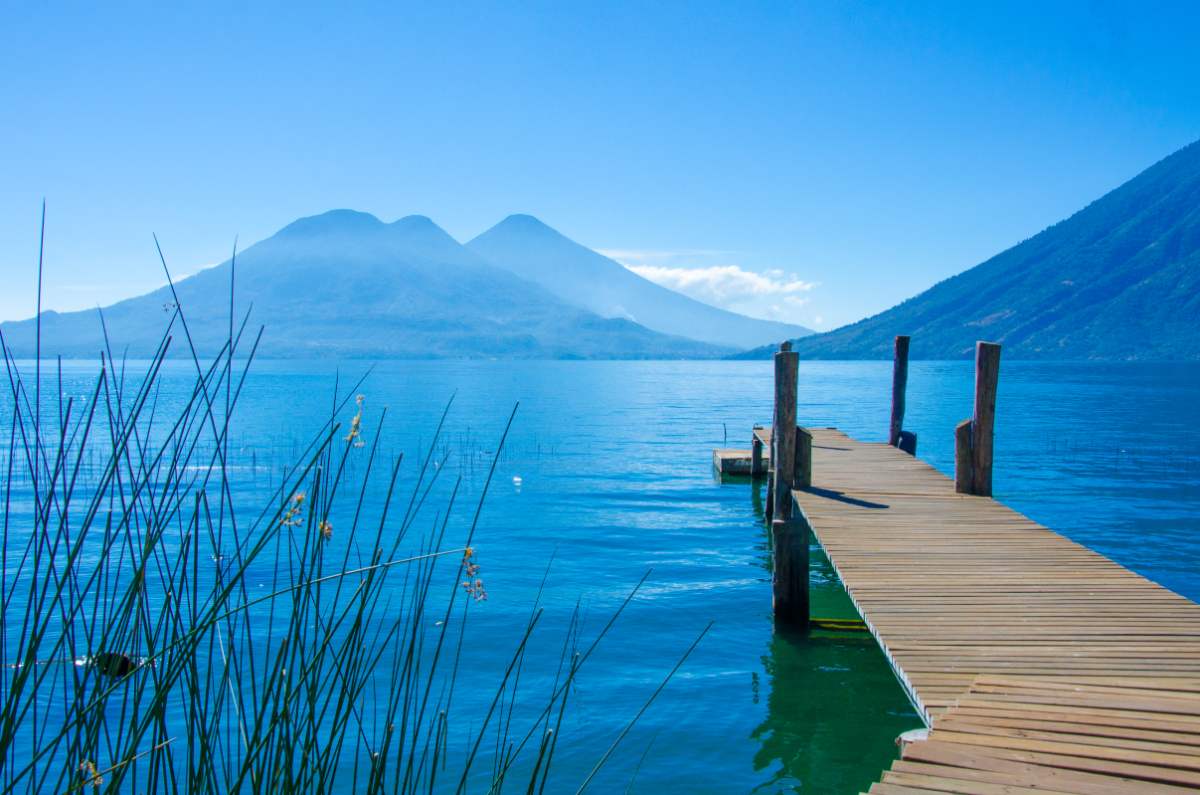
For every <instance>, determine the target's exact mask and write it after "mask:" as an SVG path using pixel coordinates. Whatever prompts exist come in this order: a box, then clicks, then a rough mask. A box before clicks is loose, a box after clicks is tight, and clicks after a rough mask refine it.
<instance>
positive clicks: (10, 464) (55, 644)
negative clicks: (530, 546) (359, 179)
mask: <svg viewBox="0 0 1200 795" xmlns="http://www.w3.org/2000/svg"><path fill="white" fill-rule="evenodd" d="M232 307H233V304H232V300H231V302H230V309H231V311H230V323H229V329H228V335H227V339H226V342H225V344H224V345H223V346H222V347H221V349H220V350H219V351H218V352H217V353H216V355H215V356H213V357H212V358H211V359H208V360H202V359H201V357H200V355H199V354H198V352H197V349H196V347H195V346H194V345H193V337H192V334H191V332H190V330H189V328H188V324H187V320H186V318H185V316H184V313H183V309H182V308H181V307H180V306H179V305H178V304H175V305H174V307H173V314H172V315H171V318H170V321H169V328H168V331H167V333H166V334H164V336H163V338H162V341H161V343H160V344H159V346H158V349H157V351H156V352H155V355H154V356H153V357H151V358H150V359H149V360H148V361H145V362H141V363H138V364H136V365H134V364H131V363H129V362H125V361H123V360H116V359H114V357H113V355H112V349H111V346H110V345H109V344H108V342H107V339H106V341H105V351H104V353H103V354H102V355H101V357H100V363H99V366H98V369H97V374H96V377H95V380H94V384H93V386H92V387H91V391H90V394H89V395H88V396H87V397H86V398H83V399H77V398H75V397H71V396H68V395H66V394H64V391H63V389H62V374H61V365H60V367H59V369H58V371H57V372H56V373H55V372H43V369H44V368H43V363H42V359H41V357H40V356H39V357H38V358H37V359H35V360H34V362H33V363H25V362H18V361H17V359H16V358H15V357H14V356H13V355H12V353H11V351H10V349H9V348H8V346H7V344H4V343H3V340H2V339H0V346H2V347H3V353H4V365H5V370H6V374H7V390H6V391H7V395H6V396H5V398H4V400H3V402H0V407H3V408H4V412H3V413H2V414H0V418H2V419H3V420H6V421H7V423H6V424H7V425H8V428H7V430H8V434H7V436H8V439H7V446H6V448H5V456H4V459H3V461H0V465H3V466H4V468H5V477H4V480H3V482H4V491H3V494H2V495H0V499H3V504H4V507H3V511H4V518H3V522H4V526H3V550H2V559H0V567H2V572H0V575H2V581H3V592H2V594H0V599H2V602H3V604H2V607H3V618H2V622H3V623H2V626H0V660H2V661H3V662H4V667H3V669H2V673H3V692H2V694H0V699H2V700H0V792H3V793H10V792H56V793H62V792H82V793H92V792H138V793H141V792H222V793H224V792H238V791H245V792H280V791H292V792H329V791H353V792H400V793H407V792H418V791H421V792H435V791H436V792H441V791H447V792H448V791H456V792H463V791H470V792H477V791H495V792H498V791H500V790H501V789H502V788H504V787H505V785H508V787H509V789H512V788H514V787H516V788H518V789H521V790H523V791H526V792H530V793H533V792H543V791H545V790H546V787H547V781H548V780H549V777H550V775H551V771H552V768H553V766H552V761H553V758H554V754H555V750H556V747H557V745H558V743H559V730H560V729H561V727H562V721H563V716H564V713H565V710H566V709H567V706H568V703H569V701H570V699H569V696H570V694H571V692H572V685H573V683H574V681H575V679H576V677H577V676H578V674H579V672H580V669H581V668H582V667H583V666H584V664H585V663H586V662H587V659H588V657H589V656H590V654H591V653H592V650H593V649H595V648H596V645H597V644H598V643H599V642H600V641H601V640H602V639H603V638H604V637H605V635H606V634H607V633H608V631H609V629H610V628H611V627H612V626H613V623H614V622H615V621H616V620H617V618H618V617H619V615H620V614H621V612H622V611H623V610H624V607H625V605H627V604H628V603H629V600H631V599H632V598H633V596H634V595H635V594H636V592H637V588H634V590H633V592H631V593H630V594H629V595H628V597H627V598H626V600H625V602H624V603H623V604H622V605H621V607H620V608H619V609H617V610H616V612H615V613H614V614H613V615H612V616H611V617H610V618H609V619H608V621H607V623H606V624H605V625H604V626H603V628H602V629H601V630H600V631H599V632H598V633H597V634H596V635H595V637H594V638H592V640H591V641H590V643H586V644H585V643H583V642H582V640H581V637H580V635H581V633H580V623H579V618H578V617H579V611H578V609H577V610H576V611H575V614H574V617H573V618H572V619H571V621H570V623H569V626H568V628H567V631H566V633H565V635H564V636H563V637H562V638H561V639H557V640H555V641H554V648H555V649H556V650H557V651H556V653H557V654H558V657H559V659H558V663H557V667H556V669H555V670H556V671H557V673H556V675H555V676H554V677H553V679H552V681H536V682H535V683H534V684H533V685H532V686H529V685H526V684H523V683H522V682H521V670H522V667H523V663H524V661H525V659H526V658H527V656H528V655H529V654H531V653H534V652H533V651H532V650H531V648H532V646H531V638H533V637H534V633H535V631H536V630H537V629H538V626H539V619H540V617H541V610H540V608H539V606H538V604H536V603H535V604H533V605H530V613H529V618H528V621H527V622H526V624H525V627H524V631H523V633H521V634H520V635H519V636H517V637H513V638H511V644H510V647H509V648H507V649H505V650H503V651H501V650H499V649H496V650H493V651H494V653H495V654H497V655H500V654H503V655H505V656H506V657H507V662H506V664H505V665H504V667H503V672H502V674H501V675H500V676H499V679H498V681H481V676H480V674H479V673H478V672H475V671H470V670H468V669H467V668H466V667H465V666H464V665H463V659H464V649H468V648H469V646H470V644H471V643H472V636H471V631H470V628H469V627H470V616H471V613H472V611H473V610H474V609H478V608H477V607H476V603H477V602H480V601H482V600H484V599H485V598H486V596H487V592H486V590H485V587H484V579H483V576H484V575H483V572H482V567H483V566H484V565H485V563H486V557H485V555H484V554H483V553H482V552H480V551H479V550H478V549H477V548H476V547H475V546H474V543H475V542H474V535H475V531H476V528H477V526H478V524H479V521H480V515H481V510H482V507H483V504H484V500H485V498H486V495H487V487H488V484H490V482H491V480H492V476H493V474H494V472H495V462H496V461H497V460H498V459H499V451H500V450H502V449H503V444H504V438H503V436H507V433H508V431H507V428H506V430H505V432H504V435H503V436H502V438H501V439H500V440H499V443H498V445H497V446H496V451H497V452H496V455H495V456H494V457H493V459H492V464H491V469H490V471H489V472H488V473H487V475H486V478H485V479H484V481H483V483H482V487H481V488H480V489H478V494H477V497H475V498H472V503H473V504H472V505H469V506H466V507H465V509H464V508H463V507H461V506H460V505H459V503H460V502H463V501H464V498H463V497H462V495H463V494H464V493H465V490H464V489H463V488H462V476H461V475H459V476H458V480H457V481H456V482H455V483H453V484H443V491H445V492H448V494H449V496H448V498H447V499H446V500H445V501H444V502H442V501H440V499H435V498H434V497H433V495H434V494H435V492H434V485H435V484H436V483H437V482H438V480H439V477H448V476H447V475H443V474H442V473H443V472H445V471H446V468H445V467H443V466H441V464H444V463H445V455H444V454H443V453H442V452H441V451H443V450H445V441H444V440H443V439H442V432H443V427H444V424H445V422H446V414H445V413H443V415H442V421H441V424H439V426H438V428H437V429H436V432H435V434H434V436H433V439H432V441H431V443H430V444H429V445H428V447H427V450H428V452H426V453H425V454H424V456H423V458H422V460H421V462H420V464H419V466H418V467H417V471H416V474H415V476H414V480H413V483H412V486H411V489H406V490H405V493H404V494H401V493H399V492H400V489H399V485H398V484H399V483H400V482H401V480H400V477H399V475H400V469H401V461H402V459H401V457H396V458H394V459H393V460H387V457H386V456H385V455H384V453H383V452H382V449H381V447H380V438H381V435H382V431H383V429H384V427H385V424H386V411H384V412H380V413H379V414H378V416H376V417H369V416H368V415H367V414H366V413H365V411H366V405H365V399H364V397H363V396H362V395H361V394H359V391H358V390H359V387H360V385H361V382H359V383H358V384H354V385H352V387H351V388H350V389H349V390H342V389H338V388H337V387H335V389H334V398H333V401H332V403H331V406H330V412H329V416H328V419H327V420H326V421H325V423H324V425H323V426H322V427H320V428H317V429H315V431H314V432H313V433H312V436H311V439H310V441H309V442H308V444H307V447H306V448H305V449H304V450H303V451H302V453H301V454H300V455H299V456H298V457H297V459H296V461H295V462H294V464H292V465H291V467H290V468H289V469H287V470H286V471H285V473H284V474H283V477H281V478H280V480H279V482H278V484H277V485H276V486H275V488H274V496H273V497H272V499H271V500H270V501H269V503H268V504H266V505H259V506H246V505H244V504H239V497H238V494H237V492H236V489H235V487H234V481H233V474H232V470H233V467H232V466H231V456H234V455H236V454H237V451H236V449H234V450H232V451H231V446H230V443H229V440H230V433H231V429H233V428H234V427H235V417H236V407H237V404H238V401H239V397H240V396H241V394H242V391H243V388H244V386H245V384H246V378H247V372H248V370H249V367H250V365H251V363H252V361H253V359H254V352H255V349H256V348H257V345H258V339H259V338H260V337H261V331H260V332H259V335H258V337H255V338H254V339H253V340H250V339H249V335H247V334H246V333H245V329H246V325H247V324H246V321H245V320H243V321H242V323H241V326H240V327H238V328H235V325H234V324H233V315H232ZM177 338H178V339H180V340H182V345H183V346H185V351H186V355H187V357H188V358H189V359H190V362H191V366H192V367H193V368H194V380H193V384H192V388H191V390H190V394H189V395H188V396H187V398H186V399H185V400H183V401H182V405H176V404H177V403H178V402H179V401H171V400H168V399H166V397H165V396H164V394H163V393H162V390H161V389H160V375H161V371H162V368H163V364H164V361H165V359H166V357H167V356H168V354H169V352H170V350H171V347H172V345H174V344H176V339H177ZM39 353H40V350H39ZM135 366H136V368H137V370H136V372H135V371H134V368H135ZM45 369H48V370H52V369H53V368H49V367H47V368H45ZM31 370H32V372H30V371H31ZM56 378H57V384H58V388H57V389H56V390H53V393H51V390H50V389H48V387H49V385H51V384H54V383H55V379H56ZM280 399H281V403H282V402H283V400H284V396H280ZM449 408H450V407H449V405H448V406H447V409H446V410H447V412H448V411H449ZM282 411H283V407H282V406H281V412H282ZM513 413H514V416H515V413H516V411H515V409H514V412H513ZM512 421H513V420H512V417H510V418H509V427H511V424H512ZM368 428H369V431H368ZM356 458H357V459H358V460H357V461H356V460H355V459H356ZM369 495H375V496H369ZM435 501H437V502H438V503H439V504H437V505H436V506H435V505H433V504H432V503H433V502H435ZM459 513H465V514H466V515H465V516H464V521H463V522H462V526H463V527H465V534H464V533H461V532H458V533H457V534H458V535H462V536H463V537H461V538H457V539H455V540H453V541H451V540H450V536H452V535H455V534H456V530H455V525H454V524H452V523H451V517H452V516H457V515H459ZM468 517H469V518H468ZM643 581H644V578H643ZM639 587H640V584H639ZM693 648H694V645H693ZM688 653H690V650H689V651H688ZM686 657H687V654H685V655H684V658H683V659H686ZM682 661H683V660H682V659H681V660H680V662H681V663H682ZM550 667H551V668H555V666H553V665H551V666H550ZM672 673H673V672H672ZM466 677H469V679H470V681H469V682H464V681H463V680H464V678H466ZM669 678H670V674H668V675H667V679H669ZM665 681H666V680H664V682H663V684H665ZM467 686H469V687H470V688H471V689H472V691H474V692H475V693H478V692H479V691H480V689H481V688H487V689H489V690H490V692H491V695H490V697H489V698H487V699H485V701H484V703H487V704H489V706H488V707H487V709H486V711H485V712H484V713H483V714H479V713H478V710H477V709H476V710H475V712H473V713H472V714H466V715H463V714H461V713H462V712H463V711H464V710H463V709H462V707H461V706H460V704H461V703H462V701H463V699H462V698H461V697H460V696H459V697H456V694H459V693H460V692H461V688H464V687H467ZM659 689H660V690H661V687H660V688H659ZM657 692H658V691H655V693H654V694H652V695H651V696H650V700H651V701H652V700H653V698H654V696H655V695H657ZM472 703H473V704H476V705H477V704H479V703H480V701H479V699H478V698H476V699H474V700H473V701H472ZM648 704H649V702H647V705H648ZM640 714H641V713H640V712H639V713H638V715H640ZM637 717H638V716H637V715H635V716H631V721H632V720H636V719H637ZM630 725H632V722H631V723H630ZM627 731H628V727H627V728H626V730H625V731H624V732H621V733H620V735H618V737H617V738H616V739H615V740H614V742H613V744H612V746H611V747H610V748H609V749H608V752H607V753H605V754H604V755H603V756H602V757H601V759H600V760H599V762H598V763H597V765H596V768H595V769H594V770H593V771H592V775H595V772H596V771H597V770H599V769H600V767H601V766H602V765H603V764H604V763H605V761H606V760H607V759H608V758H609V756H610V755H611V753H612V751H613V749H614V748H615V747H616V745H617V743H619V742H620V740H621V739H622V737H624V736H625V733H626V732H627ZM590 780H591V777H590V776H589V777H588V779H587V780H585V781H584V782H582V785H581V786H580V788H581V789H582V788H584V787H586V786H587V785H588V782H589V781H590ZM552 789H558V788H557V787H552Z"/></svg>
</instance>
